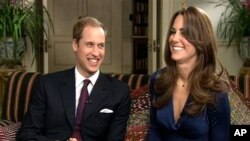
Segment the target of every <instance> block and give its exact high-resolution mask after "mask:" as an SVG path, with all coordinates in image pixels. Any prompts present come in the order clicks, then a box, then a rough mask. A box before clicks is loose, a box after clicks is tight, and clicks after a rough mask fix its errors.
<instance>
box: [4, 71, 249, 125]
mask: <svg viewBox="0 0 250 141" xmlns="http://www.w3.org/2000/svg"><path fill="white" fill-rule="evenodd" d="M40 75H41V73H37V72H21V71H17V72H14V73H12V74H11V76H10V78H9V79H8V82H7V85H6V89H5V93H4V99H3V105H2V119H5V120H10V121H14V122H18V121H21V120H22V119H23V116H24V114H25V112H26V111H27V108H28V103H29V100H30V95H31V90H32V88H33V84H34V83H35V81H36V80H37V79H38V77H39V76H40ZM109 75H111V76H112V77H114V78H117V79H119V80H121V81H123V82H125V83H127V84H128V85H129V86H130V88H131V90H134V89H136V88H139V87H141V86H144V85H146V84H149V83H150V75H147V74H116V73H112V74H109ZM231 78H232V79H233V80H234V81H235V82H236V85H238V87H239V88H240V90H241V91H242V92H245V93H244V96H245V97H246V98H247V99H248V100H250V77H249V76H231Z"/></svg>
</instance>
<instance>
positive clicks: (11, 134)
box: [0, 121, 21, 141]
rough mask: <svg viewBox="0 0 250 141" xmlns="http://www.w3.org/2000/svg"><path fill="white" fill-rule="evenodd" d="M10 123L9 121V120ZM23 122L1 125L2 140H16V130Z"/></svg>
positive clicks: (0, 140)
mask: <svg viewBox="0 0 250 141" xmlns="http://www.w3.org/2000/svg"><path fill="white" fill-rule="evenodd" d="M7 123H9V121H7ZM20 126H21V122H17V123H14V122H13V123H11V124H10V125H6V126H0V141H15V140H16V132H17V131H18V130H19V128H20Z"/></svg>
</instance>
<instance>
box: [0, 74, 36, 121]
mask: <svg viewBox="0 0 250 141" xmlns="http://www.w3.org/2000/svg"><path fill="white" fill-rule="evenodd" d="M39 75H40V73H35V72H23V71H16V72H14V73H12V74H11V76H10V77H9V79H8V82H7V85H6V88H5V92H4V98H3V105H2V119H5V120H9V121H14V122H18V121H21V120H22V118H23V116H24V114H25V112H26V111H27V108H28V103H29V100H30V94H31V90H32V88H33V84H34V83H35V81H36V80H37V79H38V76H39Z"/></svg>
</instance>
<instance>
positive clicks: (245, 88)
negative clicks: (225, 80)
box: [230, 75, 250, 102]
mask: <svg viewBox="0 0 250 141" xmlns="http://www.w3.org/2000/svg"><path fill="white" fill-rule="evenodd" d="M230 78H231V79H232V80H233V81H234V82H235V84H236V85H237V87H238V88H239V89H240V91H241V92H242V93H243V94H244V97H245V98H246V99H247V101H249V102H250V75H245V76H230Z"/></svg>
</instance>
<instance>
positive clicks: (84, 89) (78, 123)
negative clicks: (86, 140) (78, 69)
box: [72, 79, 90, 141]
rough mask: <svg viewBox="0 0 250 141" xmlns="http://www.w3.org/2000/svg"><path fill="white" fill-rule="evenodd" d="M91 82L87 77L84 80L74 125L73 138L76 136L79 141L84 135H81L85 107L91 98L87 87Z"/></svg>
mask: <svg viewBox="0 0 250 141" xmlns="http://www.w3.org/2000/svg"><path fill="white" fill-rule="evenodd" d="M89 83H90V80H88V79H85V80H84V81H83V87H82V91H81V95H80V98H79V102H78V106H77V112H76V122H75V125H74V131H73V134H72V138H76V139H77V141H83V139H82V136H81V130H82V129H81V127H82V118H83V112H84V107H85V104H86V102H87V101H88V98H89V93H88V89H87V87H88V85H89Z"/></svg>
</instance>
